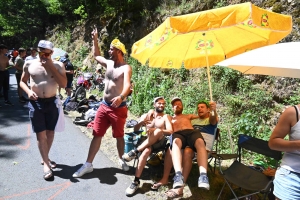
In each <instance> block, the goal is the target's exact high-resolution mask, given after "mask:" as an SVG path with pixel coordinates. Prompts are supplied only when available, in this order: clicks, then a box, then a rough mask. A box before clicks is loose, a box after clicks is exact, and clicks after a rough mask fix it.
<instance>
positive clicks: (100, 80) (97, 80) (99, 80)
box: [91, 74, 105, 92]
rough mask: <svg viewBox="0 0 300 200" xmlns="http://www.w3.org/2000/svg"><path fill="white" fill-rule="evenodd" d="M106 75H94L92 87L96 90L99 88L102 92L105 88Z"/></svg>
mask: <svg viewBox="0 0 300 200" xmlns="http://www.w3.org/2000/svg"><path fill="white" fill-rule="evenodd" d="M104 86H105V83H104V77H102V75H101V74H97V75H95V76H94V79H93V81H92V86H91V89H93V90H95V89H98V90H99V91H100V92H102V91H103V90H104Z"/></svg>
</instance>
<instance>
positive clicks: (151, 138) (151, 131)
mask: <svg viewBox="0 0 300 200" xmlns="http://www.w3.org/2000/svg"><path fill="white" fill-rule="evenodd" d="M165 104H166V101H165V99H164V98H163V97H156V98H154V100H153V106H154V109H155V110H154V113H153V114H151V115H149V114H148V113H146V114H143V115H142V116H141V118H140V120H139V123H138V124H137V125H135V126H134V131H138V130H140V129H141V127H142V126H145V127H146V130H147V135H148V137H147V139H146V140H145V141H144V142H143V143H142V144H141V145H139V146H138V147H137V148H136V149H134V150H131V151H130V152H128V153H127V154H124V155H123V156H122V158H123V159H124V160H125V161H127V162H128V161H131V160H132V159H134V158H135V157H136V156H137V155H138V154H139V153H140V152H142V154H141V155H140V157H139V162H138V166H137V168H136V171H135V178H134V181H133V182H132V183H131V185H130V186H129V187H128V188H127V189H126V195H127V196H132V195H133V194H134V192H135V191H136V190H137V189H138V187H139V184H140V176H141V174H142V171H143V169H144V167H145V165H146V162H147V158H148V156H149V155H150V154H151V152H152V151H153V150H155V149H159V148H161V147H163V145H165V140H166V138H165V136H166V135H171V134H172V133H173V130H172V124H171V117H170V116H169V115H167V114H164V109H165Z"/></svg>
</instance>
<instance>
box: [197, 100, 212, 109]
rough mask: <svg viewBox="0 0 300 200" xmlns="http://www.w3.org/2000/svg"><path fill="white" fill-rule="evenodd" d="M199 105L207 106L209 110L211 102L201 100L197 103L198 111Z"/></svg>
mask: <svg viewBox="0 0 300 200" xmlns="http://www.w3.org/2000/svg"><path fill="white" fill-rule="evenodd" d="M199 104H205V105H206V107H207V108H210V105H209V102H208V101H207V100H205V99H201V100H200V101H198V103H197V109H198V105H199Z"/></svg>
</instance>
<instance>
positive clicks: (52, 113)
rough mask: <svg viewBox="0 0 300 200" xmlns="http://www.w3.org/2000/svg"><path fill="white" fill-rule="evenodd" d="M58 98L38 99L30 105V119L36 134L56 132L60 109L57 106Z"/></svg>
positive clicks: (30, 102)
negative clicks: (47, 131) (46, 131)
mask: <svg viewBox="0 0 300 200" xmlns="http://www.w3.org/2000/svg"><path fill="white" fill-rule="evenodd" d="M55 100H56V97H55V96H54V97H50V98H38V99H37V100H36V101H33V100H30V101H29V103H28V108H29V117H30V120H31V124H32V129H33V131H34V132H35V133H39V132H42V131H45V130H49V131H54V130H55V126H56V123H57V120H58V115H59V112H58V108H57V106H56V104H55Z"/></svg>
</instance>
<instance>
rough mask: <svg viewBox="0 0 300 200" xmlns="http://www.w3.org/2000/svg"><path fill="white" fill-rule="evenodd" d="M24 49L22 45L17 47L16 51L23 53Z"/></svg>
mask: <svg viewBox="0 0 300 200" xmlns="http://www.w3.org/2000/svg"><path fill="white" fill-rule="evenodd" d="M24 51H26V49H24V48H22V47H21V48H19V49H18V52H19V53H23V52H24Z"/></svg>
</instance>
